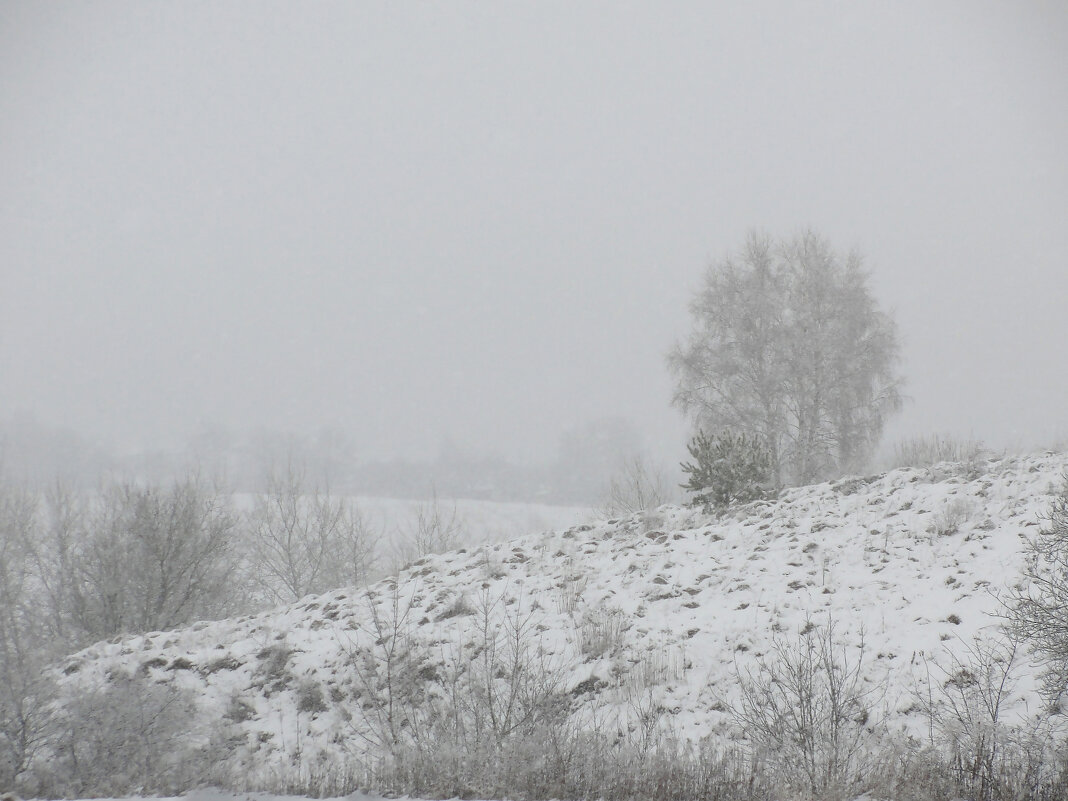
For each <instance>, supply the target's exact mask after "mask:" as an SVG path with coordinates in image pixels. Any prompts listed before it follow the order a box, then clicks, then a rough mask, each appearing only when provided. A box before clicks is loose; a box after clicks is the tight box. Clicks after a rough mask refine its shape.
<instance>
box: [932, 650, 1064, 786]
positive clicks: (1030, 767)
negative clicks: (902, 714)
mask: <svg viewBox="0 0 1068 801" xmlns="http://www.w3.org/2000/svg"><path fill="white" fill-rule="evenodd" d="M1021 662H1022V654H1021V649H1020V645H1019V643H1018V641H1017V640H1015V639H1013V638H1012V637H1011V636H1009V637H1005V636H998V637H991V638H983V637H976V638H975V639H974V640H973V641H972V642H971V643H965V644H963V649H962V650H961V651H960V652H958V651H954V650H950V649H948V648H947V651H946V658H945V660H944V661H943V662H942V663H938V662H933V661H932V662H929V663H928V677H927V688H926V691H925V692H922V693H918V694H917V699H918V701H919V703H920V706H921V708H923V710H924V712H925V713H926V715H927V717H928V720H929V722H930V738H931V739H930V748H931V749H932V750H933V751H935V752H936V753H937V754H938V755H939V760H940V764H941V770H942V772H943V773H944V774H946V775H948V776H949V778H950V779H951V780H952V784H953V785H954V786H955V787H956V788H958V789H965V790H966V791H967V795H968V797H970V798H975V799H977V800H979V799H981V800H982V801H997V800H998V799H1018V798H1028V799H1030V798H1045V797H1053V798H1055V797H1058V796H1057V795H1056V794H1054V795H1051V796H1050V795H1047V793H1049V792H1053V788H1056V787H1058V786H1059V787H1061V788H1062V789H1063V788H1065V787H1066V786H1068V773H1063V770H1064V768H1065V767H1066V765H1065V764H1064V762H1063V758H1064V756H1066V755H1068V754H1066V753H1062V754H1061V755H1060V760H1059V759H1058V754H1057V750H1056V749H1057V739H1058V737H1057V734H1056V732H1055V730H1054V726H1053V724H1052V721H1051V719H1049V718H1047V717H1044V716H1042V715H1039V716H1036V717H1033V718H1030V719H1019V720H1016V721H1009V720H1006V709H1007V708H1008V707H1009V706H1010V705H1011V704H1012V703H1013V702H1014V701H1017V700H1018V698H1017V697H1015V693H1016V686H1017V684H1018V681H1019V678H1018V674H1017V670H1018V668H1019V667H1021ZM1063 745H1064V744H1062V749H1063ZM1059 761H1060V764H1059V765H1058V762H1059Z"/></svg>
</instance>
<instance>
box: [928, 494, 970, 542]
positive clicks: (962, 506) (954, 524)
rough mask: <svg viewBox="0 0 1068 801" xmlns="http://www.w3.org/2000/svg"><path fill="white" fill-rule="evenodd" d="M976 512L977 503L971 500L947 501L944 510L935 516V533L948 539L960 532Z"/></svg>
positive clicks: (956, 499) (952, 499) (957, 499)
mask: <svg viewBox="0 0 1068 801" xmlns="http://www.w3.org/2000/svg"><path fill="white" fill-rule="evenodd" d="M975 512H976V505H975V503H974V502H973V501H972V500H971V499H969V498H951V499H950V500H948V501H946V502H945V504H944V505H943V506H942V509H941V510H940V511H939V512H938V514H936V515H935V519H934V523H933V527H934V533H935V534H937V535H938V536H940V537H948V536H950V535H952V534H956V533H957V532H958V531H960V527H961V526H962V525H964V524H965V523H966V522H968V520H970V519H971V518H972V516H973V515H974V514H975Z"/></svg>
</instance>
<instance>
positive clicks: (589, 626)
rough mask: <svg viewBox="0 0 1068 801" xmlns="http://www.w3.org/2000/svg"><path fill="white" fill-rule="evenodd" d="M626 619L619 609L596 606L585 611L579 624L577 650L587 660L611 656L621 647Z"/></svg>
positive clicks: (625, 628)
mask: <svg viewBox="0 0 1068 801" xmlns="http://www.w3.org/2000/svg"><path fill="white" fill-rule="evenodd" d="M626 630H627V619H626V616H625V615H624V614H623V612H622V611H621V610H619V609H612V608H609V607H606V606H603V605H602V606H598V607H596V608H594V609H589V610H587V611H586V612H585V613H584V614H583V615H582V622H581V623H580V624H579V650H580V651H581V653H582V655H583V656H584V657H586V658H587V659H596V658H598V657H601V656H605V655H607V654H613V653H616V652H617V651H619V650H620V649H621V648H622V647H623V635H624V633H625V632H626Z"/></svg>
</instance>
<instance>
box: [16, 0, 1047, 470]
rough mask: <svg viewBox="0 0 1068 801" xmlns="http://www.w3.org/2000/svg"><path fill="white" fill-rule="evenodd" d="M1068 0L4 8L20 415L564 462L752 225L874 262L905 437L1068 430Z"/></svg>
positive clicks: (653, 363) (658, 372) (657, 405)
mask: <svg viewBox="0 0 1068 801" xmlns="http://www.w3.org/2000/svg"><path fill="white" fill-rule="evenodd" d="M1066 143H1068V4H1065V3H1063V2H1056V1H1054V0H1051V1H1050V2H1045V3H1040V2H1031V3H1026V2H1001V3H991V2H976V1H975V0H968V1H967V2H964V1H961V2H940V3H931V2H926V1H925V2H916V3H902V2H895V3H879V4H874V3H873V4H868V3H852V2H841V3H812V2H803V3H802V2H798V3H748V2H747V3H733V2H732V3H726V2H724V3H672V4H664V3H659V2H648V3H619V2H611V3H576V2H572V1H571V0H569V1H568V2H560V3H550V2H537V3H533V2H530V3H502V2H482V3H466V4H461V3H401V2H390V3H366V2H360V3H347V2H346V3H340V2H339V3H314V4H313V3H303V2H301V3H297V2H294V3H290V4H268V3H262V2H256V3H234V2H229V3H216V2H208V3H193V2H181V3H177V2H175V3H170V4H159V3H105V2H87V3H82V2H79V3H57V2H49V3H40V2H10V0H8V2H4V3H2V4H0V275H2V284H0V286H2V290H0V292H2V294H0V418H7V417H10V416H11V415H13V414H15V413H16V412H18V411H19V410H23V411H29V412H32V413H33V414H35V415H36V417H37V418H38V419H39V420H41V421H44V422H48V423H54V424H64V425H67V426H70V427H73V428H75V429H77V430H79V431H82V432H85V433H87V434H88V435H90V436H93V437H102V438H105V439H109V440H113V441H115V442H117V443H119V444H121V445H122V446H124V447H131V446H145V445H153V446H160V445H163V446H169V445H175V444H181V443H183V442H184V441H185V440H186V438H187V437H188V435H189V434H190V433H191V432H192V431H193V430H195V429H196V428H197V426H198V425H200V424H201V422H202V421H215V422H218V423H221V424H224V425H228V426H234V427H245V426H257V425H264V426H269V427H273V428H279V429H289V430H294V431H314V430H317V429H319V428H321V427H323V426H331V425H339V426H342V427H344V428H346V429H348V430H349V431H351V432H352V435H353V439H354V442H355V443H356V446H357V448H358V449H359V450H360V452H362V453H365V454H367V455H372V456H388V455H399V454H421V453H433V452H434V451H435V450H436V449H437V447H438V445H439V443H440V442H441V441H442V439H443V437H446V436H448V437H451V438H452V439H453V440H455V441H456V442H457V443H459V444H461V445H466V446H469V447H473V448H476V449H493V450H497V451H499V452H502V453H505V454H513V453H515V454H519V455H522V456H527V457H539V456H547V455H550V454H551V452H552V450H553V449H554V447H555V445H556V442H557V440H558V437H559V434H560V432H561V430H563V429H565V428H567V427H569V426H573V425H576V424H579V423H582V422H584V421H587V420H590V419H594V418H599V417H605V416H622V417H626V418H629V419H631V420H632V421H633V422H634V423H635V424H636V425H637V426H638V427H639V428H640V429H641V430H642V431H643V432H645V434H646V436H647V437H648V440H649V443H650V445H651V446H652V447H654V449H656V450H658V451H660V452H661V453H665V454H669V455H670V454H676V455H684V449H683V444H682V440H683V436H684V429H683V427H682V424H681V421H680V418H679V415H678V413H677V412H676V411H675V410H673V409H672V408H670V405H669V401H670V395H671V381H670V378H669V376H668V374H667V371H666V369H665V366H664V354H665V352H666V351H667V350H668V349H669V347H670V346H671V344H672V342H673V341H674V340H675V339H676V338H678V337H679V336H681V335H682V334H683V333H684V332H685V331H686V330H687V327H688V325H689V321H688V318H687V310H686V304H687V302H688V298H689V296H690V294H691V293H692V291H693V290H694V289H695V288H696V286H697V284H698V281H699V279H700V276H701V273H702V271H703V270H704V268H705V266H706V265H707V263H708V262H709V260H710V259H712V258H714V257H717V256H719V255H722V254H723V253H725V252H726V251H729V250H732V249H735V248H736V247H738V246H739V245H740V244H741V243H742V242H743V240H744V237H745V234H746V231H747V230H748V229H750V228H753V227H759V228H763V229H766V230H767V231H769V232H772V233H775V234H780V233H781V234H789V233H793V232H794V231H796V230H798V229H799V228H801V227H803V226H812V227H814V228H816V229H818V230H820V231H821V232H823V233H824V234H825V235H827V236H828V237H829V238H830V239H831V240H832V241H833V242H834V243H835V245H837V246H840V247H842V248H848V247H851V246H856V247H858V248H859V249H860V250H861V251H863V252H864V253H865V254H866V256H867V263H868V266H869V267H870V268H871V270H872V273H873V275H872V281H873V286H874V288H875V291H876V294H877V296H878V298H879V299H880V301H881V302H882V303H883V304H884V305H885V306H887V307H889V308H891V309H893V310H894V312H895V314H896V318H897V321H898V324H899V326H900V330H901V334H902V337H903V344H904V347H903V356H904V360H903V365H902V367H903V371H904V373H905V374H906V376H907V378H908V382H909V384H908V388H907V392H908V394H909V395H910V396H911V397H912V399H913V400H912V402H911V403H910V404H909V405H908V406H907V408H906V409H905V411H904V413H903V414H902V415H901V417H900V419H899V420H898V421H897V422H896V424H895V425H894V426H893V428H892V430H891V431H890V432H889V434H890V436H898V435H901V434H922V433H930V432H933V431H948V432H953V433H957V434H959V435H970V436H976V437H981V438H983V439H986V440H987V441H988V442H990V443H991V444H995V445H1020V444H1023V445H1026V444H1031V443H1037V442H1040V441H1044V440H1048V439H1050V438H1051V437H1054V436H1058V435H1059V436H1068V356H1066V349H1068V258H1066V254H1068V156H1066V150H1065V145H1066Z"/></svg>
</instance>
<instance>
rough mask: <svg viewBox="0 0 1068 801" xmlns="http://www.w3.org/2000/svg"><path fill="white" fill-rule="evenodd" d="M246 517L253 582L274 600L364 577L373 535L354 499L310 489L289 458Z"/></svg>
mask: <svg viewBox="0 0 1068 801" xmlns="http://www.w3.org/2000/svg"><path fill="white" fill-rule="evenodd" d="M247 519H248V529H249V534H250V537H251V541H252V558H251V561H252V564H253V566H254V575H255V579H256V582H257V584H258V585H259V587H260V589H261V590H262V591H264V592H265V593H267V595H268V596H269V597H271V598H273V599H274V600H276V601H279V602H283V603H286V602H290V601H295V600H297V599H299V598H302V597H304V596H305V595H307V594H309V593H321V592H325V591H326V590H330V589H334V588H336V587H341V586H347V585H358V584H362V583H364V582H365V581H366V580H367V578H368V574H369V572H370V570H371V567H372V565H373V562H374V555H375V551H376V547H377V535H376V534H375V532H374V531H373V530H372V529H371V527H370V526H369V525H368V524H367V521H366V520H365V519H364V517H363V515H362V514H361V513H360V510H359V508H358V507H357V506H356V505H355V504H353V503H351V502H349V501H346V500H344V499H340V498H333V497H331V496H330V495H329V493H326V492H322V491H320V490H319V488H318V487H314V488H311V489H308V488H307V487H306V486H305V482H304V473H303V471H302V470H301V469H299V468H297V467H295V466H293V465H292V464H290V465H289V466H288V467H287V469H286V472H285V473H284V474H281V473H272V474H271V476H270V477H269V479H268V482H267V492H266V493H264V494H263V495H260V496H258V497H257V499H256V503H255V507H254V508H253V510H252V512H251V513H250V514H249V515H248V518H247Z"/></svg>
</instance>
